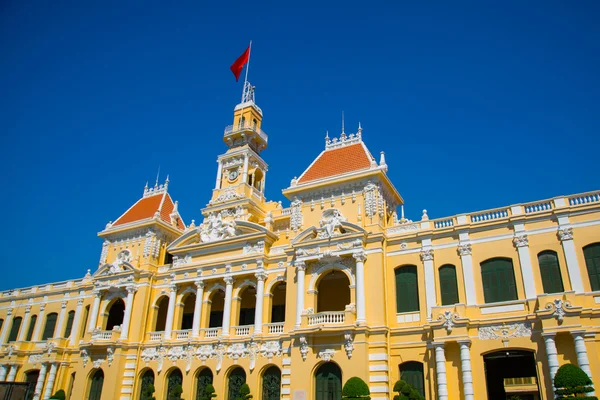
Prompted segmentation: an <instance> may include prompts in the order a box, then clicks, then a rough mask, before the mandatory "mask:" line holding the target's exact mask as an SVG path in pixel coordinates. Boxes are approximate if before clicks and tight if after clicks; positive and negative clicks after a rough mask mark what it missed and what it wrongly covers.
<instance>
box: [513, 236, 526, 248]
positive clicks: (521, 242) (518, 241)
mask: <svg viewBox="0 0 600 400" xmlns="http://www.w3.org/2000/svg"><path fill="white" fill-rule="evenodd" d="M513 244H514V245H515V247H525V246H529V239H528V238H527V235H525V234H523V235H517V236H515V237H514V238H513Z"/></svg>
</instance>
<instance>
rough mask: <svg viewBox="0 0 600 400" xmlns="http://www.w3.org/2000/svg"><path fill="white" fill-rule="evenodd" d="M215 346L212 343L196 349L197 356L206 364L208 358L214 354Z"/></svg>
mask: <svg viewBox="0 0 600 400" xmlns="http://www.w3.org/2000/svg"><path fill="white" fill-rule="evenodd" d="M213 351H214V348H213V346H212V345H210V344H204V345H202V346H200V347H198V348H197V349H196V353H195V355H196V358H197V359H198V360H200V361H202V365H204V364H206V360H208V359H209V358H211V357H212V356H213Z"/></svg>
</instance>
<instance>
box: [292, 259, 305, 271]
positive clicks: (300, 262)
mask: <svg viewBox="0 0 600 400" xmlns="http://www.w3.org/2000/svg"><path fill="white" fill-rule="evenodd" d="M294 267H296V269H297V270H298V271H304V270H306V262H305V261H303V260H296V261H294Z"/></svg>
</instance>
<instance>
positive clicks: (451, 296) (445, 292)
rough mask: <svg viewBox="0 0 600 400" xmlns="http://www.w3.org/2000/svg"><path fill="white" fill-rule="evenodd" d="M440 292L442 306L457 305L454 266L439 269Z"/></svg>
mask: <svg viewBox="0 0 600 400" xmlns="http://www.w3.org/2000/svg"><path fill="white" fill-rule="evenodd" d="M439 274H440V292H441V294H442V305H443V306H446V305H449V304H456V303H458V284H457V283H456V267H455V266H454V265H450V264H447V265H442V266H441V267H440V271H439Z"/></svg>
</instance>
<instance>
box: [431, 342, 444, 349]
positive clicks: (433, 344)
mask: <svg viewBox="0 0 600 400" xmlns="http://www.w3.org/2000/svg"><path fill="white" fill-rule="evenodd" d="M431 345H432V346H433V347H434V348H436V349H438V348H440V347H441V348H442V349H443V348H444V346H446V342H432V343H431Z"/></svg>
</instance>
